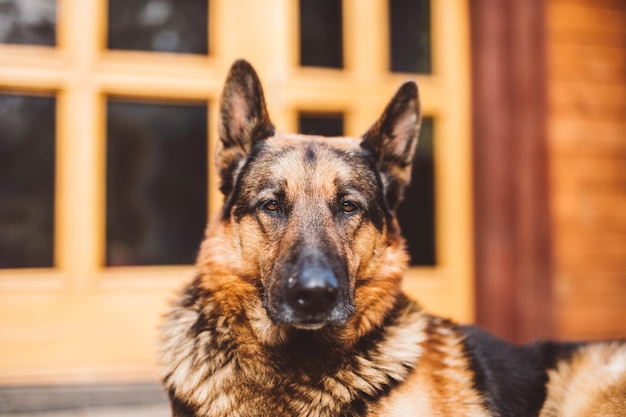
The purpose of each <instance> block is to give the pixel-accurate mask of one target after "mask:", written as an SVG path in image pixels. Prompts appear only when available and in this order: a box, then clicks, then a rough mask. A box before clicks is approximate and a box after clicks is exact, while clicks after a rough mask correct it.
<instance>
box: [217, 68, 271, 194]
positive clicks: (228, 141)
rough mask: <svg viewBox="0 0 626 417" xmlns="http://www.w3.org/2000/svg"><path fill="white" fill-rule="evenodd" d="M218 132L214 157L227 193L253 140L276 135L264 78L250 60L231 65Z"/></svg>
mask: <svg viewBox="0 0 626 417" xmlns="http://www.w3.org/2000/svg"><path fill="white" fill-rule="evenodd" d="M218 133H219V137H220V141H219V142H218V146H217V150H216V158H215V160H216V166H217V169H218V171H219V174H220V177H221V180H222V184H221V187H220V189H221V191H222V193H224V195H228V194H230V192H231V191H232V189H233V187H234V181H235V177H236V175H237V171H238V170H239V168H241V165H242V163H243V161H245V159H246V157H247V156H248V153H249V152H250V150H251V149H252V146H253V145H254V143H256V142H257V141H260V140H263V139H266V138H268V137H270V136H273V135H274V126H273V125H272V122H271V121H270V118H269V115H268V112H267V108H266V106H265V98H264V96H263V88H262V87H261V81H259V77H258V76H257V74H256V72H255V71H254V68H252V65H250V64H249V63H248V62H247V61H244V60H238V61H236V62H235V63H234V64H233V65H232V67H231V68H230V72H229V73H228V77H227V79H226V83H225V85H224V92H223V93H222V99H221V102H220V116H219V125H218Z"/></svg>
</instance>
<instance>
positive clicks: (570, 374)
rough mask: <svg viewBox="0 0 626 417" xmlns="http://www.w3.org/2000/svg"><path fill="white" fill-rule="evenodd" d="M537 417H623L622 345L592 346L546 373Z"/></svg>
mask: <svg viewBox="0 0 626 417" xmlns="http://www.w3.org/2000/svg"><path fill="white" fill-rule="evenodd" d="M548 375H549V378H550V381H549V383H548V396H547V398H546V403H545V405H544V407H543V409H542V410H541V414H540V417H619V416H625V415H626V345H625V344H623V343H607V344H594V345H590V346H587V347H584V348H582V349H581V350H580V351H579V352H576V354H575V355H574V357H572V358H571V359H570V360H569V361H565V362H562V363H561V364H559V366H558V367H557V368H556V369H554V370H551V371H549V372H548Z"/></svg>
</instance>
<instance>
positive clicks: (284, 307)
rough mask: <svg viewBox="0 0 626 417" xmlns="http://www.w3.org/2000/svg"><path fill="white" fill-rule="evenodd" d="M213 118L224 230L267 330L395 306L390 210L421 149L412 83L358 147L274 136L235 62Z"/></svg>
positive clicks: (397, 246) (250, 82)
mask: <svg viewBox="0 0 626 417" xmlns="http://www.w3.org/2000/svg"><path fill="white" fill-rule="evenodd" d="M220 112H221V114H220V119H219V136H220V142H219V144H218V150H217V155H216V162H217V168H218V171H219V175H220V177H221V191H222V192H223V194H224V199H225V201H224V209H223V213H222V219H221V221H222V222H223V223H225V224H228V227H229V230H230V236H231V240H232V244H233V245H234V247H235V248H236V251H237V252H238V255H237V256H238V261H237V263H238V264H239V268H240V269H241V275H242V276H245V277H248V279H250V280H252V281H253V282H254V283H255V285H257V286H258V287H259V288H260V289H261V291H260V296H261V297H262V303H263V306H264V307H265V310H266V312H267V315H268V316H269V318H270V319H271V321H272V322H273V323H275V324H280V325H288V326H293V327H296V328H300V329H318V328H321V327H324V326H327V325H342V324H345V323H346V322H347V321H348V320H350V318H351V317H352V316H353V313H354V312H355V311H358V310H366V309H368V308H370V306H369V305H368V304H369V303H371V302H372V301H373V300H374V299H376V302H377V303H380V302H381V298H385V297H384V294H388V293H393V295H392V297H394V296H395V294H396V293H397V291H398V289H397V288H398V286H399V279H400V275H401V272H402V270H403V269H404V268H405V264H406V255H405V254H404V248H403V244H402V241H401V238H400V237H399V235H398V226H397V222H396V220H395V215H394V212H395V209H396V207H397V205H398V204H399V202H400V201H401V199H402V193H403V190H404V188H405V186H406V185H407V184H408V182H409V179H410V175H411V162H412V159H413V154H414V151H415V147H416V144H417V137H418V132H419V125H420V111H419V99H418V92H417V86H416V84H415V83H414V82H407V83H405V84H404V85H402V86H401V87H400V89H399V90H398V92H397V93H396V94H395V96H394V97H393V98H392V99H391V101H390V103H389V104H388V106H387V107H386V109H385V110H384V112H383V114H382V116H381V117H380V118H379V119H378V121H376V122H375V123H374V125H373V126H372V127H371V128H370V129H369V130H368V131H367V133H365V135H364V136H363V137H362V138H358V139H355V138H325V137H319V136H307V135H295V134H281V133H276V132H275V130H274V127H273V125H272V122H271V121H270V118H269V115H268V112H267V109H266V106H265V100H264V97H263V90H262V88H261V84H260V82H259V79H258V77H257V75H256V73H255V71H254V69H253V68H252V67H251V66H250V64H248V63H247V62H245V61H237V62H236V63H235V64H234V65H233V67H232V68H231V70H230V73H229V75H228V78H227V81H226V85H225V88H224V92H223V96H222V100H221V107H220ZM390 248H392V249H393V251H392V252H393V253H391V252H390V250H391V249H390ZM365 288H368V289H367V290H365ZM390 302H392V301H390Z"/></svg>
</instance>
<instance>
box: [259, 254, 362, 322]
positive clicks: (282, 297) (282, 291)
mask: <svg viewBox="0 0 626 417" xmlns="http://www.w3.org/2000/svg"><path fill="white" fill-rule="evenodd" d="M278 281H279V282H280V284H279V285H277V286H275V287H274V291H278V293H279V295H278V296H276V297H273V300H272V301H270V303H269V305H268V306H269V309H268V312H269V313H270V316H272V318H273V319H274V321H277V322H280V323H283V324H289V325H292V326H294V327H297V328H301V329H311V330H314V329H319V328H321V327H324V326H325V325H327V324H336V325H338V324H343V323H345V322H346V321H347V320H348V318H350V316H351V315H352V312H353V310H354V307H353V302H352V301H351V298H352V297H351V292H350V290H349V281H348V277H347V273H345V272H344V271H343V270H342V268H341V267H340V264H338V265H335V268H333V266H332V265H331V261H330V260H329V259H328V258H327V257H325V256H323V255H321V254H316V253H314V254H306V255H303V256H300V257H299V259H298V260H297V261H296V262H294V263H293V264H291V265H290V266H289V267H287V268H285V269H284V270H283V271H282V277H281V278H279V279H278Z"/></svg>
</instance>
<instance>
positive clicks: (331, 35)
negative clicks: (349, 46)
mask: <svg viewBox="0 0 626 417" xmlns="http://www.w3.org/2000/svg"><path fill="white" fill-rule="evenodd" d="M300 65H302V66H312V67H331V68H342V67H343V24H342V7H341V0H300Z"/></svg>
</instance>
